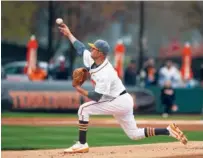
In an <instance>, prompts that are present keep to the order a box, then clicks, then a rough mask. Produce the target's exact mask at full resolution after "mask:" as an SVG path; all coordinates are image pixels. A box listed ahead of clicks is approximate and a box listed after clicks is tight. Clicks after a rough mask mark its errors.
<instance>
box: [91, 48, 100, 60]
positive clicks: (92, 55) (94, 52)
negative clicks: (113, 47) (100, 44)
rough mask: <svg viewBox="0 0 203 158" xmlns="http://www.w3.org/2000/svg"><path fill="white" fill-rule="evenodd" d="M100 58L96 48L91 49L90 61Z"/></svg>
mask: <svg viewBox="0 0 203 158" xmlns="http://www.w3.org/2000/svg"><path fill="white" fill-rule="evenodd" d="M100 56H101V53H100V51H99V50H98V49H96V48H91V57H92V59H94V60H95V59H98V58H99V57H100Z"/></svg>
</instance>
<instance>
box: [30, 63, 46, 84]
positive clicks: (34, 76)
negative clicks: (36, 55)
mask: <svg viewBox="0 0 203 158" xmlns="http://www.w3.org/2000/svg"><path fill="white" fill-rule="evenodd" d="M28 78H29V79H30V80H31V81H43V80H45V79H47V73H46V71H45V70H43V69H42V68H40V66H39V63H38V62H37V64H36V66H34V67H33V68H32V69H31V71H30V72H28Z"/></svg>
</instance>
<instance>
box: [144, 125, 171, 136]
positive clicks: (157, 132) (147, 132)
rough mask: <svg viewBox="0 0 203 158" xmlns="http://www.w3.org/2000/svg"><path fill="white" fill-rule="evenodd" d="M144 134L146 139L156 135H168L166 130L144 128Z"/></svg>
mask: <svg viewBox="0 0 203 158" xmlns="http://www.w3.org/2000/svg"><path fill="white" fill-rule="evenodd" d="M144 133H145V136H146V137H150V136H156V135H169V131H168V130H167V129H166V128H151V127H148V128H145V129H144Z"/></svg>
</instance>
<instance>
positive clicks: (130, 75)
mask: <svg viewBox="0 0 203 158" xmlns="http://www.w3.org/2000/svg"><path fill="white" fill-rule="evenodd" d="M136 77H137V72H136V62H135V60H131V61H130V63H129V64H128V66H127V68H126V70H125V73H124V84H125V85H126V86H135V85H136Z"/></svg>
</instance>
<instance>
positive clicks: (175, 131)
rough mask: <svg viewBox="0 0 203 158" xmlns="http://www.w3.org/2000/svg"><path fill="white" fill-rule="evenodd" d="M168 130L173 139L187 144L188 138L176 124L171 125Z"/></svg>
mask: <svg viewBox="0 0 203 158" xmlns="http://www.w3.org/2000/svg"><path fill="white" fill-rule="evenodd" d="M167 130H168V131H169V133H170V136H171V137H174V138H176V139H177V140H179V141H180V142H181V143H183V144H184V145H186V144H187V142H188V140H187V138H186V136H185V135H184V134H183V132H182V131H181V130H180V129H179V128H178V126H177V125H176V124H175V123H172V124H170V125H169V126H168V127H167Z"/></svg>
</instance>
